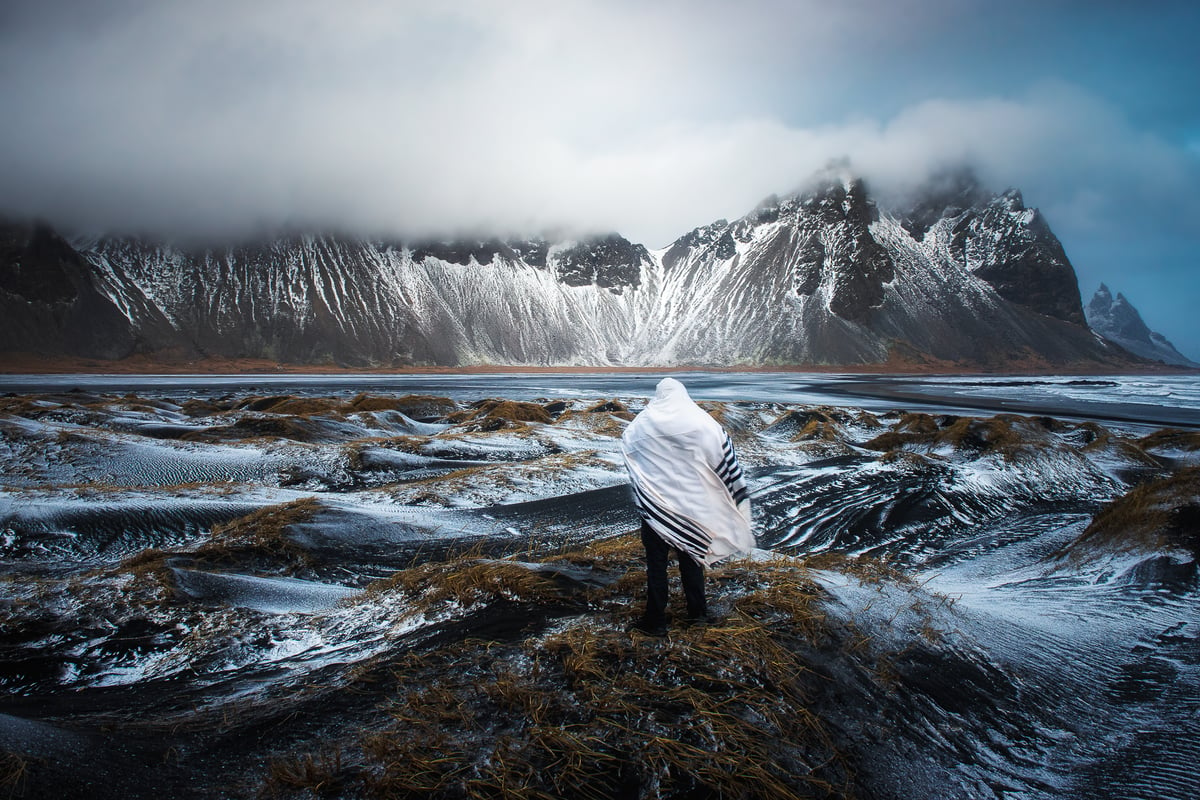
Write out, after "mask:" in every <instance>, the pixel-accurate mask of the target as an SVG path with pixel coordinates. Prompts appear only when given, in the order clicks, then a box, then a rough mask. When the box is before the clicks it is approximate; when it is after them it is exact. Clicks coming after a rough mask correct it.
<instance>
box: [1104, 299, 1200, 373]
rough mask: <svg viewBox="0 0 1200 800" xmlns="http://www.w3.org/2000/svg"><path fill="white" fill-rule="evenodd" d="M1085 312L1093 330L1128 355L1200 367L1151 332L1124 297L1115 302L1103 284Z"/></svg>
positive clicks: (1159, 334)
mask: <svg viewBox="0 0 1200 800" xmlns="http://www.w3.org/2000/svg"><path fill="white" fill-rule="evenodd" d="M1085 313H1086V314H1087V321H1088V324H1089V325H1090V326H1091V327H1092V330H1094V331H1096V333H1098V334H1100V335H1101V336H1103V337H1104V338H1105V339H1108V340H1109V341H1113V342H1116V343H1117V344H1119V345H1121V347H1124V348H1125V349H1126V350H1128V351H1129V352H1131V353H1136V354H1137V355H1139V356H1141V357H1142V358H1148V359H1150V360H1151V361H1161V362H1163V363H1164V364H1173V365H1176V366H1181V367H1195V366H1200V365H1198V364H1197V363H1196V362H1195V361H1192V360H1191V359H1189V358H1188V357H1187V356H1185V355H1183V354H1182V353H1180V352H1179V351H1178V350H1176V349H1175V345H1173V344H1171V342H1170V341H1169V340H1168V339H1167V337H1165V336H1163V335H1162V334H1161V333H1158V332H1157V331H1152V330H1150V328H1149V326H1147V325H1146V323H1145V321H1144V320H1143V319H1142V315H1141V314H1139V313H1138V310H1137V309H1136V308H1134V307H1133V304H1132V303H1130V302H1129V300H1127V299H1126V298H1125V295H1123V294H1121V293H1120V292H1118V293H1117V298H1116V299H1115V300H1114V299H1113V296H1112V292H1111V291H1110V290H1109V288H1108V287H1107V286H1105V285H1104V284H1103V283H1102V284H1100V288H1099V289H1097V290H1096V293H1095V294H1094V295H1092V299H1091V301H1090V302H1089V303H1088V304H1087V308H1086V309H1085Z"/></svg>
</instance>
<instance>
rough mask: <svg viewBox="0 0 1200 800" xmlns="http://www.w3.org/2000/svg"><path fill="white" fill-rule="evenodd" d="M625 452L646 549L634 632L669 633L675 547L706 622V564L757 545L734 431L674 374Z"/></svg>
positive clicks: (695, 613)
mask: <svg viewBox="0 0 1200 800" xmlns="http://www.w3.org/2000/svg"><path fill="white" fill-rule="evenodd" d="M621 453H622V455H623V456H624V458H625V468H626V470H628V472H629V481H630V484H632V486H633V497H634V503H635V504H636V505H637V508H638V513H639V514H640V516H641V518H642V545H643V546H644V547H645V548H646V609H645V612H644V613H643V614H642V617H641V619H640V620H639V621H638V622H637V623H635V624H634V626H633V629H634V630H638V631H641V632H642V633H646V634H649V635H652V636H665V635H666V633H667V615H666V610H667V561H668V558H669V556H670V552H671V551H672V550H674V551H675V553H676V556H677V558H678V560H679V575H680V578H681V580H682V583H683V594H684V600H685V602H686V605H687V617H688V620H689V621H702V620H705V619H707V616H708V607H707V602H706V600H705V596H704V568H705V567H710V566H712V565H713V564H716V563H717V562H719V561H721V560H723V559H726V558H729V557H730V556H732V555H735V554H737V553H740V552H745V551H748V550H750V549H751V548H752V547H754V536H753V534H752V533H751V532H750V497H749V491H748V490H747V488H746V481H745V479H744V477H743V475H742V469H741V467H740V466H739V465H738V461H737V456H736V455H735V453H734V450H733V442H732V441H731V440H730V438H729V434H727V433H726V432H725V430H724V429H723V428H722V427H721V425H720V424H719V423H718V422H717V421H716V420H714V419H713V418H712V417H710V416H709V415H708V414H707V413H705V411H704V410H703V409H702V408H700V407H699V406H698V405H696V403H695V402H694V401H693V400H692V398H691V397H690V396H689V395H688V392H687V389H686V388H685V387H684V385H683V384H682V383H680V382H679V381H677V380H676V379H674V378H664V379H663V380H661V381H659V383H658V386H657V388H656V391H655V394H654V398H653V399H652V400H651V401H650V402H649V403H647V404H646V407H645V408H644V409H643V410H642V411H641V413H639V414H638V415H637V416H636V417H635V418H634V420H633V421H632V422H630V423H629V426H628V427H627V428H626V429H625V433H624V434H623V435H622V436H621Z"/></svg>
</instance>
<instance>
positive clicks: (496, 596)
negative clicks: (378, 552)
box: [366, 554, 561, 613]
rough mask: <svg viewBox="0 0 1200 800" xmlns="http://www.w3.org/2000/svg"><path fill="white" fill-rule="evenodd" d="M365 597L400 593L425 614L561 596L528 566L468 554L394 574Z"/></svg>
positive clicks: (375, 586) (376, 584) (549, 583)
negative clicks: (451, 605)
mask: <svg viewBox="0 0 1200 800" xmlns="http://www.w3.org/2000/svg"><path fill="white" fill-rule="evenodd" d="M366 591H367V593H368V595H379V594H387V593H393V592H399V593H401V594H404V595H407V596H409V597H411V598H413V600H414V601H416V603H417V606H416V608H415V609H414V610H415V611H416V612H419V613H426V612H428V611H429V610H430V609H431V608H434V607H436V606H440V605H444V604H446V603H457V604H459V605H462V606H470V605H473V604H475V603H479V602H484V601H495V600H511V601H520V602H528V601H542V600H548V599H553V598H558V597H561V593H560V591H559V589H558V586H557V585H556V584H555V583H554V581H552V580H551V579H549V578H547V577H545V576H543V575H540V574H538V573H537V572H534V571H533V570H531V569H529V568H528V567H524V566H521V565H520V564H515V563H512V562H506V561H496V560H490V559H482V558H479V557H478V556H475V555H471V554H467V555H463V556H459V557H457V558H454V559H451V560H449V561H443V562H438V563H433V562H430V563H426V564H421V565H419V566H416V567H411V568H409V569H404V570H400V571H398V572H396V573H395V574H393V575H390V576H388V577H387V578H383V579H382V580H378V581H375V582H374V583H371V584H369V585H368V586H367V589H366Z"/></svg>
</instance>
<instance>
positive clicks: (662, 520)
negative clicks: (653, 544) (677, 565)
mask: <svg viewBox="0 0 1200 800" xmlns="http://www.w3.org/2000/svg"><path fill="white" fill-rule="evenodd" d="M634 493H635V496H637V498H638V500H639V502H638V506H639V508H640V509H641V511H642V514H643V515H645V516H646V518H647V519H652V520H654V521H656V522H658V523H659V524H660V525H662V526H663V527H664V528H666V529H667V530H669V531H670V532H671V533H673V534H675V535H676V536H678V537H679V540H680V541H681V542H683V544H684V547H683V548H682V549H684V550H686V551H687V553H688V555H690V556H691V557H692V558H693V559H694V560H695V561H697V562H698V563H700V564H703V563H704V557H705V556H706V555H707V554H708V547H709V544H711V541H712V540H711V539H710V538H709V537H708V536H707V535H705V534H704V532H703V531H700V530H698V529H696V528H695V527H694V526H693V525H692V524H691V523H689V522H687V521H686V520H684V519H681V518H680V517H679V516H678V515H676V514H673V513H671V512H670V511H667V510H666V509H664V508H662V507H661V506H659V505H657V504H655V503H653V502H651V501H650V500H649V499H648V498H646V497H645V496H643V495H642V494H641V493H640V492H638V491H637V487H636V486H634Z"/></svg>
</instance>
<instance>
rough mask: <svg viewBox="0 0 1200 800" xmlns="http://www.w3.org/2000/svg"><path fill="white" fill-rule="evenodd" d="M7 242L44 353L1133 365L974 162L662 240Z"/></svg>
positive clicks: (30, 337)
mask: <svg viewBox="0 0 1200 800" xmlns="http://www.w3.org/2000/svg"><path fill="white" fill-rule="evenodd" d="M0 245H2V246H0V261H2V262H3V263H0V313H3V315H4V321H3V322H0V326H3V327H0V331H2V332H3V333H4V334H5V342H6V343H7V344H6V346H4V347H2V348H0V349H3V350H9V351H26V352H35V353H42V354H47V355H54V354H69V355H88V356H99V357H104V358H118V357H121V356H124V355H128V354H130V353H135V352H136V353H161V352H164V351H169V352H172V353H176V354H187V355H192V356H195V355H211V356H223V357H232V358H237V357H254V358H267V359H273V360H277V361H282V362H295V363H314V364H320V363H338V364H345V365H375V364H386V365H401V364H444V365H466V364H477V363H493V364H527V365H552V364H562V365H578V366H583V365H606V364H628V365H671V364H713V365H717V364H721V365H773V364H774V365H784V364H845V365H856V364H870V363H881V362H886V361H888V360H889V359H893V361H894V362H895V363H919V362H922V361H929V360H936V361H940V362H954V363H955V364H957V365H959V366H961V367H963V368H973V367H986V368H1004V367H1005V366H1012V367H1019V366H1022V365H1056V364H1057V365H1065V364H1072V363H1078V364H1092V365H1103V364H1108V365H1117V364H1123V363H1129V359H1130V356H1129V354H1128V353H1125V352H1124V351H1122V350H1121V349H1120V348H1116V347H1112V346H1111V345H1109V344H1108V343H1106V342H1104V341H1102V340H1099V339H1098V338H1097V337H1095V336H1094V335H1093V334H1092V332H1091V331H1090V330H1088V328H1087V327H1086V325H1085V323H1084V317H1083V311H1082V306H1081V303H1080V299H1079V291H1078V285H1077V283H1076V279H1075V273H1074V271H1073V269H1072V268H1071V265H1070V262H1069V261H1068V260H1067V258H1066V255H1065V253H1063V250H1062V246H1061V245H1060V244H1059V243H1058V240H1057V239H1056V238H1055V237H1054V235H1053V233H1051V232H1050V229H1049V227H1048V226H1047V225H1046V224H1045V221H1044V220H1043V219H1042V217H1041V216H1040V214H1039V213H1038V212H1037V211H1036V210H1034V209H1026V208H1025V206H1024V204H1023V202H1022V200H1021V196H1020V194H1019V193H1017V192H1015V191H1010V192H1008V193H1006V194H1003V195H999V196H991V195H989V194H987V193H986V192H984V191H983V190H981V189H980V188H979V187H978V185H977V184H976V183H975V182H974V181H973V179H971V177H970V175H969V174H968V173H957V174H954V175H952V176H951V177H950V178H949V179H941V180H939V181H936V182H933V183H931V184H930V186H929V187H926V189H924V190H922V191H920V192H918V193H917V194H916V195H914V196H913V197H911V198H909V199H908V200H906V201H905V203H903V204H898V205H897V206H896V207H895V208H887V209H880V208H879V207H878V206H877V204H876V202H875V201H874V200H873V199H872V198H871V196H870V195H869V193H868V191H867V188H866V186H865V185H864V184H863V183H862V181H860V180H857V179H853V178H848V177H845V176H840V175H833V174H830V175H826V176H824V177H823V178H821V179H819V180H817V181H815V182H814V183H813V184H812V185H811V187H810V188H809V189H808V190H806V191H803V192H800V193H797V194H794V195H791V196H788V197H785V198H782V199H780V198H774V197H772V198H769V199H768V200H767V201H764V202H763V203H762V204H761V205H760V206H759V207H758V208H756V209H754V210H753V211H751V212H750V213H749V214H747V215H746V216H744V217H742V218H741V219H738V220H735V221H733V222H729V221H726V220H718V221H717V222H714V223H712V224H710V225H707V226H703V227H700V228H696V229H695V230H693V231H691V232H689V233H687V234H685V235H684V236H682V237H680V238H679V239H678V240H676V241H675V242H674V243H672V244H671V245H670V246H668V247H666V248H664V249H662V250H655V251H650V250H647V249H646V248H645V247H643V246H641V245H638V244H635V243H632V242H629V241H627V240H626V239H624V238H622V237H621V236H619V235H616V234H611V235H608V236H603V237H593V238H589V239H584V240H579V241H545V240H541V239H534V240H525V241H502V240H499V239H492V240H481V241H456V242H424V243H420V242H418V243H401V242H384V241H375V240H365V239H355V238H351V237H342V236H317V235H311V236H291V237H280V238H277V239H274V240H270V241H264V242H260V243H255V244H245V245H241V246H237V247H223V248H192V249H188V248H180V247H172V246H165V245H160V244H156V243H152V242H147V241H142V240H137V239H128V238H105V239H100V240H96V241H89V242H78V243H76V246H75V247H72V246H71V245H68V244H67V243H66V242H65V241H63V240H62V239H61V238H59V237H57V236H56V235H55V234H53V233H52V232H50V231H48V230H45V229H37V230H35V231H33V232H29V231H28V230H26V231H24V232H22V230H21V229H18V228H16V227H10V228H8V229H6V233H5V236H4V238H3V240H2V241H0ZM68 295H69V296H68Z"/></svg>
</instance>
